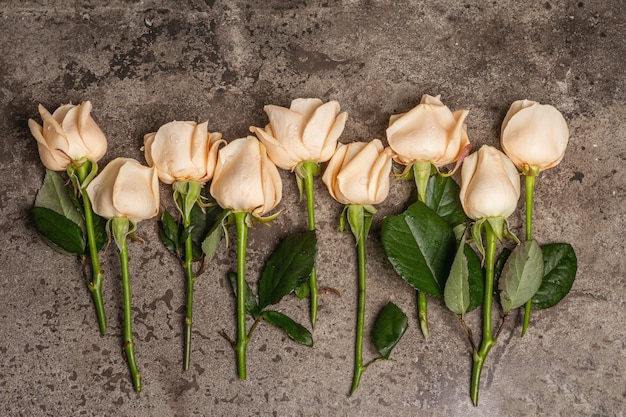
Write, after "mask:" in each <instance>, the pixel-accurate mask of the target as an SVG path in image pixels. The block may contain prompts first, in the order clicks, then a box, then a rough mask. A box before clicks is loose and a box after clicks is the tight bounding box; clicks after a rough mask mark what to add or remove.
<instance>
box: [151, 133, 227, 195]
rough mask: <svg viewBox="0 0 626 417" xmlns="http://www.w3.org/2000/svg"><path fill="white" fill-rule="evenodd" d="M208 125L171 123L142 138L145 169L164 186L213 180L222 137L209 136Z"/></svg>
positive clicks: (216, 135)
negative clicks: (155, 175) (151, 167)
mask: <svg viewBox="0 0 626 417" xmlns="http://www.w3.org/2000/svg"><path fill="white" fill-rule="evenodd" d="M207 126H208V122H204V123H196V122H183V121H173V122H169V123H166V124H164V125H163V126H161V127H160V128H159V129H158V130H157V131H156V132H153V133H148V134H147V135H145V136H144V150H145V154H146V161H148V165H150V166H154V167H155V168H156V170H157V173H158V175H159V178H160V179H161V181H163V182H164V183H166V184H172V183H174V182H176V181H195V182H199V183H201V184H204V183H206V182H207V181H209V180H210V179H211V178H212V177H213V171H214V170H215V162H216V159H217V150H218V147H219V145H220V144H221V143H225V141H224V140H222V135H221V133H209V132H208V131H207Z"/></svg>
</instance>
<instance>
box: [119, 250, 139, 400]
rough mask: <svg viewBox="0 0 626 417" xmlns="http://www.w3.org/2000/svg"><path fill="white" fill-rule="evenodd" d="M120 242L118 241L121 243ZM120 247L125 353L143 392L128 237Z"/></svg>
mask: <svg viewBox="0 0 626 417" xmlns="http://www.w3.org/2000/svg"><path fill="white" fill-rule="evenodd" d="M119 243H120V242H118V244H119ZM121 243H122V246H121V248H120V266H121V272H122V297H123V299H124V354H125V355H126V361H127V362H128V369H129V370H130V375H131V378H132V380H133V387H134V388H135V391H136V392H141V374H140V373H139V370H138V369H137V361H136V359H135V344H134V342H133V316H132V309H131V296H130V275H129V273H128V247H127V244H126V239H124V240H123V242H121Z"/></svg>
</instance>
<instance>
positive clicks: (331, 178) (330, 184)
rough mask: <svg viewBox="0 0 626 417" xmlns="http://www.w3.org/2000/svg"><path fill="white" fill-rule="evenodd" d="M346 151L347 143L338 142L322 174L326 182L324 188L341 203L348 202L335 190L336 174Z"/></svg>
mask: <svg viewBox="0 0 626 417" xmlns="http://www.w3.org/2000/svg"><path fill="white" fill-rule="evenodd" d="M347 152H348V146H347V145H344V144H342V143H340V144H338V145H337V150H336V151H335V154H334V155H333V157H332V158H331V159H330V161H329V162H328V165H327V166H326V169H325V170H324V174H323V175H322V181H323V182H324V184H326V188H328V192H329V193H330V195H331V197H333V198H334V199H335V200H337V201H339V202H340V203H343V204H349V203H350V202H349V201H346V200H345V199H343V198H342V197H341V196H340V195H339V194H338V193H337V192H336V191H335V190H336V189H337V174H339V171H340V170H341V167H342V166H343V164H344V160H345V158H346V155H347Z"/></svg>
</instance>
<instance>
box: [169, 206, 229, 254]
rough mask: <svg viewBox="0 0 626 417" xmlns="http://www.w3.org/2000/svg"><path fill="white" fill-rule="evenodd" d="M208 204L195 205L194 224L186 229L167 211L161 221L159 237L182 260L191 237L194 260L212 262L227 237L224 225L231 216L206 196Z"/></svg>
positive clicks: (192, 219) (192, 217)
mask: <svg viewBox="0 0 626 417" xmlns="http://www.w3.org/2000/svg"><path fill="white" fill-rule="evenodd" d="M202 199H203V200H205V201H207V204H203V205H202V206H200V205H198V204H195V205H194V206H193V208H192V209H191V213H190V217H191V224H190V225H189V227H187V228H185V227H183V224H182V222H180V221H177V220H176V219H175V218H174V216H172V215H171V214H170V213H169V212H168V211H167V210H163V214H162V215H161V220H160V221H159V238H160V239H161V242H162V243H163V245H165V247H166V248H167V249H168V250H169V251H170V252H172V253H173V254H174V255H176V257H178V259H180V260H181V261H182V260H183V259H184V258H185V254H184V248H185V240H187V237H188V236H189V235H191V241H192V248H193V259H198V260H203V261H208V260H210V259H211V258H212V257H213V255H214V254H215V251H216V249H217V247H218V245H219V243H220V241H221V240H222V238H223V237H224V227H223V222H224V219H225V217H226V216H227V215H228V214H229V211H228V210H224V209H222V208H221V207H220V206H218V205H217V204H215V201H214V200H209V199H207V197H205V196H204V195H203V196H202Z"/></svg>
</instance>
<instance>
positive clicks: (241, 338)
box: [233, 211, 248, 379]
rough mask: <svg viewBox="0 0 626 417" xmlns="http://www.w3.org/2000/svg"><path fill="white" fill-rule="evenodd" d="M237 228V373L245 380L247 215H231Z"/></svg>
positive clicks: (246, 342) (242, 213) (246, 340)
mask: <svg viewBox="0 0 626 417" xmlns="http://www.w3.org/2000/svg"><path fill="white" fill-rule="evenodd" d="M233 215H234V216H235V224H236V226H237V343H236V344H235V352H236V353H237V371H238V373H239V378H240V379H246V349H247V347H248V335H247V332H246V244H247V241H248V226H247V225H246V217H247V216H248V213H246V212H243V211H240V212H235V213H233Z"/></svg>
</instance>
